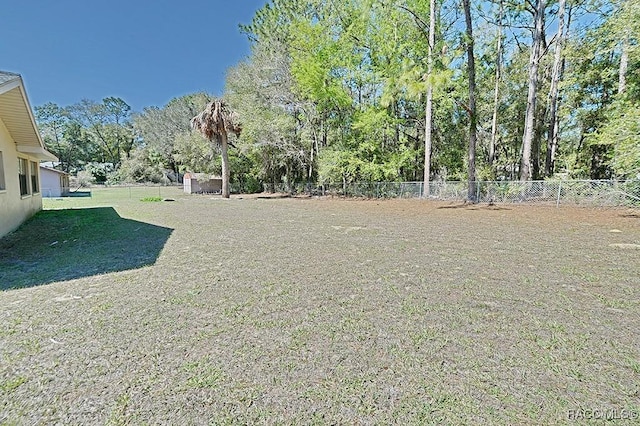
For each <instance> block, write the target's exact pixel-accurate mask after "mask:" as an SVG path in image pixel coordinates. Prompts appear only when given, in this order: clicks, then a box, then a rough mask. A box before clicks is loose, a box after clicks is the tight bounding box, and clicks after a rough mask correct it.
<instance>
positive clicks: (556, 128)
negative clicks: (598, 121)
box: [545, 0, 566, 176]
mask: <svg viewBox="0 0 640 426" xmlns="http://www.w3.org/2000/svg"><path fill="white" fill-rule="evenodd" d="M565 5H566V0H558V32H557V34H556V46H555V51H554V54H553V70H552V72H551V88H550V89H549V130H548V133H547V153H546V158H545V175H546V176H551V175H552V174H553V170H554V165H555V161H556V150H557V148H558V137H559V133H560V119H559V116H558V94H559V91H560V88H559V84H560V79H561V78H562V62H563V59H562V58H563V54H562V49H563V47H564V40H565V22H564V21H565V19H564V14H565Z"/></svg>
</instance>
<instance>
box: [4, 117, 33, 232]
mask: <svg viewBox="0 0 640 426" xmlns="http://www.w3.org/2000/svg"><path fill="white" fill-rule="evenodd" d="M0 151H2V162H3V166H4V180H5V186H6V189H5V190H0V237H2V236H4V235H6V234H8V233H9V232H11V231H13V230H15V229H16V228H18V227H19V226H20V225H21V224H22V222H24V221H25V220H27V219H29V218H30V217H31V216H33V215H34V214H35V213H36V212H38V211H39V210H41V209H42V196H41V194H40V193H36V194H31V195H27V196H24V197H21V196H20V183H19V181H18V156H20V157H22V158H26V159H27V160H29V161H35V162H36V163H39V160H37V159H36V158H32V157H28V156H27V155H25V154H22V153H20V154H19V153H18V152H17V151H16V144H15V142H14V141H13V139H12V138H11V136H10V135H9V132H8V131H7V128H6V127H5V125H4V122H3V121H2V120H1V119H0ZM38 169H39V167H38ZM39 174H40V171H39V170H38V175H39ZM38 180H40V177H39V176H38Z"/></svg>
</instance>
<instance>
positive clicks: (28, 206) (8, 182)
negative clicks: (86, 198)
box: [0, 71, 58, 237]
mask: <svg viewBox="0 0 640 426" xmlns="http://www.w3.org/2000/svg"><path fill="white" fill-rule="evenodd" d="M41 160H46V161H57V160H58V159H57V158H56V157H55V156H54V155H53V154H51V153H50V152H49V151H47V150H46V149H45V147H44V142H43V141H42V138H41V137H40V133H39V132H38V128H37V126H36V121H35V118H34V117H33V112H32V111H31V106H30V105H29V101H28V99H27V93H26V91H25V88H24V84H23V82H22V77H20V76H19V75H18V74H13V73H7V72H3V71H0V237H2V236H4V235H6V234H8V233H9V232H11V231H13V230H15V229H16V228H18V226H20V225H21V224H22V223H23V222H24V221H25V220H27V219H29V218H30V217H31V216H33V215H34V214H35V213H36V212H38V211H40V210H42V194H41V185H40V183H41V182H40V166H39V163H40V161H41Z"/></svg>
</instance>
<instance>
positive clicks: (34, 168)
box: [31, 161, 40, 194]
mask: <svg viewBox="0 0 640 426" xmlns="http://www.w3.org/2000/svg"><path fill="white" fill-rule="evenodd" d="M31 192H32V193H34V194H36V193H38V192H40V185H38V163H36V162H35V161H32V162H31Z"/></svg>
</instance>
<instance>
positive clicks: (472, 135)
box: [463, 0, 478, 202]
mask: <svg viewBox="0 0 640 426" xmlns="http://www.w3.org/2000/svg"><path fill="white" fill-rule="evenodd" d="M469 3H470V0H463V6H464V17H465V22H466V25H467V73H468V75H469V171H468V182H469V188H468V193H467V199H468V200H469V201H471V202H476V201H477V200H476V141H477V139H478V135H477V133H478V129H477V126H476V61H475V57H474V53H473V24H472V22H471V6H470V4H469Z"/></svg>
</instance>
